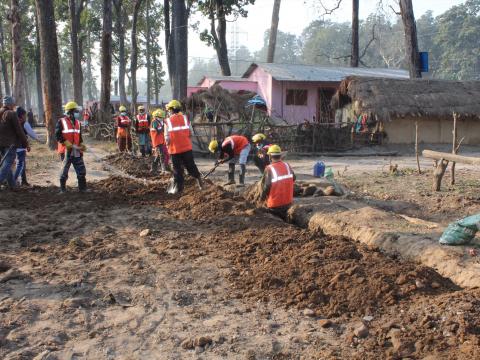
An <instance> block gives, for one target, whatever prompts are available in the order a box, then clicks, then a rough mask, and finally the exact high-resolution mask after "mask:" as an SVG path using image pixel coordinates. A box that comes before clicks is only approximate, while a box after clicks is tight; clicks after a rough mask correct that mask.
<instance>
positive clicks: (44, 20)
mask: <svg viewBox="0 0 480 360" xmlns="http://www.w3.org/2000/svg"><path fill="white" fill-rule="evenodd" d="M53 2H54V0H35V4H36V9H37V16H38V32H39V35H40V58H41V70H42V81H43V101H44V104H45V123H46V125H47V129H48V132H47V142H48V145H49V147H50V148H51V149H54V148H55V145H56V141H55V123H56V120H57V119H59V118H60V117H61V116H62V98H61V85H60V62H59V59H58V44H57V36H56V34H57V29H56V27H55V11H54V7H53Z"/></svg>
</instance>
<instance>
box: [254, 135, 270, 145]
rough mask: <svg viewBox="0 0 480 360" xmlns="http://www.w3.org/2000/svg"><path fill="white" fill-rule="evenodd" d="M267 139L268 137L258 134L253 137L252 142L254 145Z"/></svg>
mask: <svg viewBox="0 0 480 360" xmlns="http://www.w3.org/2000/svg"><path fill="white" fill-rule="evenodd" d="M266 138H267V137H266V136H265V135H264V134H262V133H258V134H255V135H253V136H252V141H253V142H254V143H257V142H260V141H262V140H265V139H266Z"/></svg>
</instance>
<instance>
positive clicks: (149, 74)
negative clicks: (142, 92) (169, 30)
mask: <svg viewBox="0 0 480 360" xmlns="http://www.w3.org/2000/svg"><path fill="white" fill-rule="evenodd" d="M146 10H147V11H146V19H145V20H146V25H147V34H146V38H147V39H146V40H147V41H146V44H145V46H146V50H147V51H146V56H147V110H148V108H150V100H151V96H150V94H151V91H150V89H151V87H152V67H151V59H150V54H151V51H150V47H151V39H150V37H151V29H150V0H147V9H146Z"/></svg>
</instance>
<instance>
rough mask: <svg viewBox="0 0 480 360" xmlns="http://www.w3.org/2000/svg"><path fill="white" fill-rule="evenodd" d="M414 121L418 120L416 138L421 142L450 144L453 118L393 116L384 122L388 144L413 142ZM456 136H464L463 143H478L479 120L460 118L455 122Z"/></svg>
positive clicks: (479, 140)
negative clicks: (390, 119)
mask: <svg viewBox="0 0 480 360" xmlns="http://www.w3.org/2000/svg"><path fill="white" fill-rule="evenodd" d="M415 121H418V139H419V141H420V142H423V143H431V144H451V143H452V130H453V119H452V118H449V119H432V118H412V117H410V118H393V119H392V121H386V122H385V123H384V129H385V132H386V133H387V139H386V142H388V143H389V144H413V143H414V142H415ZM457 127H458V130H457V131H458V138H459V139H461V138H462V137H465V140H464V141H463V144H465V145H480V121H479V120H477V119H462V120H459V122H458V123H457Z"/></svg>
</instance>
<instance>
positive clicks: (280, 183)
mask: <svg viewBox="0 0 480 360" xmlns="http://www.w3.org/2000/svg"><path fill="white" fill-rule="evenodd" d="M268 155H269V156H270V161H271V164H270V165H268V166H267V167H266V168H265V173H264V174H263V177H262V180H261V186H262V193H261V197H260V198H261V200H266V205H267V208H268V209H269V210H270V211H271V212H272V213H274V214H275V215H278V216H280V217H281V218H283V219H286V217H287V212H288V209H289V208H290V205H291V204H292V202H293V184H294V182H295V174H294V173H293V170H292V168H291V167H290V165H289V164H287V163H286V162H284V161H282V149H281V148H280V146H278V145H271V146H270V147H269V148H268Z"/></svg>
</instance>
